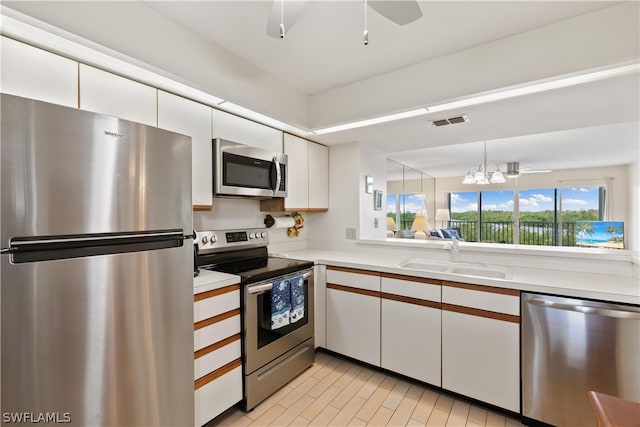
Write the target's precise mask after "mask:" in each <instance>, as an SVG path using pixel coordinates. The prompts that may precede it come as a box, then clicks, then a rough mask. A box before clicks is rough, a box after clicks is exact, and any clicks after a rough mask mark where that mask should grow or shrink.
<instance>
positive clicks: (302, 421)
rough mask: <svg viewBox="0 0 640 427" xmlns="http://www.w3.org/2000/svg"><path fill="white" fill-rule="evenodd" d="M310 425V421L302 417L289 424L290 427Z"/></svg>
mask: <svg viewBox="0 0 640 427" xmlns="http://www.w3.org/2000/svg"><path fill="white" fill-rule="evenodd" d="M308 425H309V420H308V419H306V418H302V417H298V418H296V419H295V420H293V421H292V422H291V423H290V424H289V426H290V427H305V426H308Z"/></svg>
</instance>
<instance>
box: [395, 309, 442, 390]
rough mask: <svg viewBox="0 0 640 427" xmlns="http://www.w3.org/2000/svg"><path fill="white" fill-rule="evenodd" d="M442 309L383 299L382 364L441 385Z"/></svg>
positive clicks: (407, 374) (404, 373)
mask: <svg viewBox="0 0 640 427" xmlns="http://www.w3.org/2000/svg"><path fill="white" fill-rule="evenodd" d="M440 315H441V310H439V309H435V308H431V307H424V306H421V305H417V304H409V303H404V302H399V301H392V300H388V299H382V367H383V368H385V369H389V370H390V371H394V372H397V373H399V374H402V375H406V376H408V377H411V378H415V379H417V380H420V381H424V382H426V383H429V384H433V385H436V386H438V387H439V386H440V339H441V336H440V328H441V323H440Z"/></svg>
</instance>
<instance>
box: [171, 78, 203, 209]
mask: <svg viewBox="0 0 640 427" xmlns="http://www.w3.org/2000/svg"><path fill="white" fill-rule="evenodd" d="M211 111H212V109H211V107H209V106H207V105H204V104H200V103H198V102H195V101H191V100H189V99H186V98H182V97H180V96H177V95H173V94H171V93H167V92H164V91H161V90H159V91H158V127H159V128H162V129H167V130H170V131H173V132H178V133H181V134H184V135H188V136H190V137H191V165H192V169H191V175H192V177H193V178H192V182H193V186H192V200H193V205H194V207H207V206H208V207H210V206H211V205H212V193H213V185H212V176H213V174H212V166H211V165H212V163H211Z"/></svg>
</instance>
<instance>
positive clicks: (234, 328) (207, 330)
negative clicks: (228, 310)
mask: <svg viewBox="0 0 640 427" xmlns="http://www.w3.org/2000/svg"><path fill="white" fill-rule="evenodd" d="M239 333H240V315H239V314H238V315H235V316H233V317H230V318H228V319H224V320H222V321H220V322H216V323H213V324H211V325H208V326H205V327H204V328H201V329H197V330H196V331H195V332H194V334H193V335H194V337H193V343H194V350H195V351H198V350H200V349H202V348H204V347H206V346H209V345H211V344H214V343H216V342H218V341H221V340H223V339H225V338H228V337H230V336H232V335H235V334H239Z"/></svg>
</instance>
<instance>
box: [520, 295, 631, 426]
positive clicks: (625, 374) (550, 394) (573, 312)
mask: <svg viewBox="0 0 640 427" xmlns="http://www.w3.org/2000/svg"><path fill="white" fill-rule="evenodd" d="M590 390H595V391H598V392H602V393H605V394H609V395H612V396H617V397H621V398H623V399H627V400H633V401H640V307H638V306H633V305H617V304H608V303H601V302H594V301H585V300H578V299H571V298H560V297H552V296H547V295H539V294H531V293H523V294H522V415H523V416H524V417H526V418H528V419H532V420H536V421H541V422H544V423H547V424H551V425H555V426H566V427H569V426H571V427H574V426H580V427H582V426H596V425H597V420H596V417H595V413H594V412H593V409H592V408H591V404H590V403H589V400H588V397H587V392H588V391H590ZM525 421H527V420H525Z"/></svg>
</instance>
